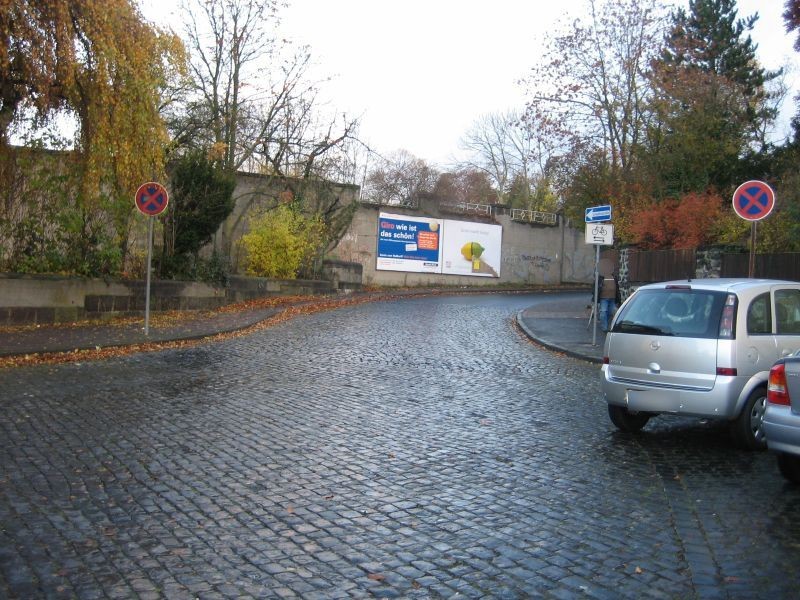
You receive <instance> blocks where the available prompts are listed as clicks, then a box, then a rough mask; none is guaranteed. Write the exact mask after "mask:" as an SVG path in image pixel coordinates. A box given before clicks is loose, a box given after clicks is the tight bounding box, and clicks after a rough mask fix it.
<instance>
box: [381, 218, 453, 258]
mask: <svg viewBox="0 0 800 600" xmlns="http://www.w3.org/2000/svg"><path fill="white" fill-rule="evenodd" d="M441 235H442V221H441V219H430V218H427V217H410V216H407V215H392V214H388V213H380V215H379V216H378V262H377V265H376V269H378V270H384V271H410V272H413V273H441V272H442V260H441Z"/></svg>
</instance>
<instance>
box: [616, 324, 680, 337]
mask: <svg viewBox="0 0 800 600" xmlns="http://www.w3.org/2000/svg"><path fill="white" fill-rule="evenodd" d="M613 331H619V332H623V333H652V334H654V335H673V333H672V332H671V331H669V330H666V329H662V328H660V327H654V326H653V325H645V324H644V323H634V322H632V321H622V322H621V323H617V324H616V325H615V326H614V329H613Z"/></svg>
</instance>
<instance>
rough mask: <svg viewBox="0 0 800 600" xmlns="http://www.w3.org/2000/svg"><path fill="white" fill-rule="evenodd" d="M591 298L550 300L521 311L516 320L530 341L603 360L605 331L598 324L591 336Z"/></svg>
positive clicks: (591, 358) (587, 296) (596, 360)
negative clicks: (593, 342)
mask: <svg viewBox="0 0 800 600" xmlns="http://www.w3.org/2000/svg"><path fill="white" fill-rule="evenodd" d="M590 314H591V298H590V296H589V295H588V294H587V295H586V296H585V297H583V296H580V297H577V298H569V299H568V300H566V301H565V300H564V299H553V300H548V301H545V302H541V303H539V304H536V305H535V306H532V307H530V308H526V309H525V310H521V311H520V312H519V313H518V314H517V323H518V324H519V326H520V328H521V329H522V330H523V331H524V332H525V333H526V335H527V336H528V337H529V338H531V339H532V340H533V341H535V342H537V343H539V344H541V345H542V346H545V347H546V348H550V349H551V350H555V351H557V352H563V353H564V354H568V355H569V356H574V357H575V358H580V359H583V360H588V361H590V362H594V363H602V362H603V343H604V342H605V335H606V334H605V333H604V332H603V330H602V329H600V327H598V328H597V333H596V334H595V335H594V341H595V344H594V345H592V338H593V329H594V326H593V324H592V323H590V322H589V315H590Z"/></svg>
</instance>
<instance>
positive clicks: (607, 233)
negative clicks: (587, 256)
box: [586, 206, 614, 346]
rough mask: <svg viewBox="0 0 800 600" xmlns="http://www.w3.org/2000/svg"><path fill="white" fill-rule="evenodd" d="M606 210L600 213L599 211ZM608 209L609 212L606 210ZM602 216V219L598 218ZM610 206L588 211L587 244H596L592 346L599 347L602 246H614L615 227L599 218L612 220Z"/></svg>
mask: <svg viewBox="0 0 800 600" xmlns="http://www.w3.org/2000/svg"><path fill="white" fill-rule="evenodd" d="M598 208H599V209H604V210H601V211H598V210H597V209H598ZM606 209H607V210H606ZM597 214H600V215H601V217H597ZM610 217H611V207H610V206H597V207H594V208H592V209H588V208H587V209H586V219H587V221H586V243H587V244H594V247H595V258H594V300H593V304H592V320H593V321H594V324H593V329H592V346H596V345H597V317H598V310H599V304H600V301H599V296H600V290H599V282H598V279H599V278H600V246H612V245H613V244H614V226H613V225H612V224H611V223H606V222H599V221H596V220H589V219H597V218H610Z"/></svg>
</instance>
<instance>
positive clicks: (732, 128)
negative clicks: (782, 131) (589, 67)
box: [645, 0, 780, 197]
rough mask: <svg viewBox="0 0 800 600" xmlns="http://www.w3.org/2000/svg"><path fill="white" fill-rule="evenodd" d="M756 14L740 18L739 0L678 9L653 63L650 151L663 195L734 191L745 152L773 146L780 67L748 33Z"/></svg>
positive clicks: (695, 2) (703, 1)
mask: <svg viewBox="0 0 800 600" xmlns="http://www.w3.org/2000/svg"><path fill="white" fill-rule="evenodd" d="M757 19H758V15H757V14H756V15H752V16H750V17H748V18H746V19H739V18H738V17H737V10H736V3H735V1H734V0H690V2H689V8H688V11H687V10H684V9H679V10H677V11H676V12H674V13H673V14H672V26H671V28H670V31H669V33H668V35H667V39H666V46H665V48H664V50H663V51H662V53H661V56H660V58H659V60H657V61H655V62H654V63H653V69H652V77H653V86H654V89H655V90H656V92H657V93H656V94H655V95H654V100H653V111H654V114H655V115H656V119H655V121H654V126H653V127H651V129H650V130H649V135H648V145H647V151H646V153H645V161H646V163H647V164H649V165H650V168H651V171H652V173H653V176H652V179H653V181H655V182H656V187H657V192H656V195H657V196H660V197H670V196H672V197H675V196H677V195H680V194H683V193H686V192H703V191H705V190H706V189H708V188H715V189H717V190H719V191H727V190H728V188H730V187H731V186H732V185H733V184H734V183H735V182H737V181H739V180H741V178H742V176H743V173H744V172H745V171H747V170H748V168H749V167H748V165H749V164H750V162H752V161H750V160H749V159H748V160H744V159H745V157H752V155H753V153H754V152H756V153H758V152H763V151H765V150H766V149H767V143H766V139H765V137H764V134H765V131H766V126H767V125H768V124H769V123H771V122H772V121H773V120H774V118H775V116H776V109H775V107H774V106H772V105H771V104H770V100H772V99H773V97H772V95H771V94H770V93H769V92H768V89H767V88H768V84H769V82H771V81H772V80H774V79H775V78H776V77H778V76H779V75H780V71H767V70H765V69H763V68H762V67H760V66H759V64H758V61H757V60H756V45H755V44H754V43H753V41H752V39H751V37H750V35H749V33H748V32H749V31H751V30H752V28H753V25H754V24H755V22H756V20H757Z"/></svg>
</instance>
